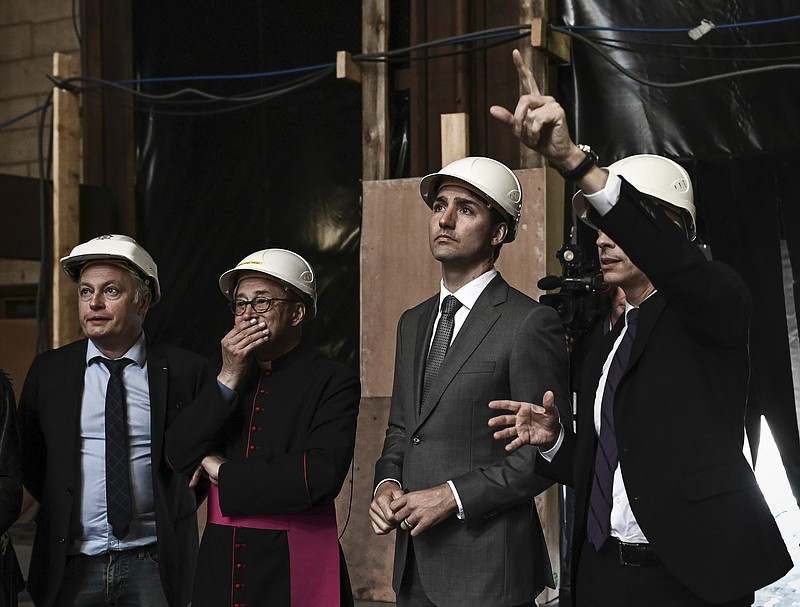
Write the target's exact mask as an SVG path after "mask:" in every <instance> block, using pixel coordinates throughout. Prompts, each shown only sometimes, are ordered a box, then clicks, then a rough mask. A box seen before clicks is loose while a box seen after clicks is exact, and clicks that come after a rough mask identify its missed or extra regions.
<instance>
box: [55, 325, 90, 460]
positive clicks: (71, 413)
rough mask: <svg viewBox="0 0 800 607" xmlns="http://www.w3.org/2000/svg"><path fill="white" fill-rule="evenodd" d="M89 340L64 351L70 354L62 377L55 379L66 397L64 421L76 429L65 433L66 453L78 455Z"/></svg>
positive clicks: (63, 368)
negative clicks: (77, 442)
mask: <svg viewBox="0 0 800 607" xmlns="http://www.w3.org/2000/svg"><path fill="white" fill-rule="evenodd" d="M88 343H89V342H88V341H87V340H82V341H81V342H78V343H77V344H76V345H75V347H71V346H70V347H69V349H68V350H64V352H65V353H67V354H68V359H67V361H66V364H65V365H64V366H62V367H61V369H60V373H59V375H60V376H55V377H54V378H53V379H54V380H55V381H56V384H57V385H59V386H61V387H62V389H63V395H64V400H63V403H64V410H63V415H64V419H65V420H66V421H67V424H72V425H73V426H74V427H75V432H64V433H63V440H64V441H65V443H66V445H65V449H64V453H78V452H79V449H78V448H77V447H76V441H77V440H78V437H79V436H80V435H81V432H80V423H81V421H80V420H81V406H82V403H83V386H84V378H85V376H86V348H87V346H88Z"/></svg>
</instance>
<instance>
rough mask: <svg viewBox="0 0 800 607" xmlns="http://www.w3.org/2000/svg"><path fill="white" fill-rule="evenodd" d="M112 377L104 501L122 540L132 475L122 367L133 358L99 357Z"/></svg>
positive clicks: (128, 513) (128, 514) (127, 521)
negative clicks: (113, 358)
mask: <svg viewBox="0 0 800 607" xmlns="http://www.w3.org/2000/svg"><path fill="white" fill-rule="evenodd" d="M98 360H100V362H102V363H103V364H104V365H105V366H106V367H108V370H109V372H110V373H111V377H110V378H109V379H108V387H107V389H106V504H107V507H108V523H109V524H110V525H111V528H112V529H113V530H114V535H115V536H117V537H118V538H119V539H123V538H124V537H125V536H126V535H128V528H129V527H130V524H131V518H132V514H131V477H130V458H129V457H128V432H127V423H126V407H125V391H124V388H123V385H122V370H123V369H124V368H125V367H126V366H128V365H129V364H131V363H132V362H133V361H132V360H130V359H128V358H120V359H118V360H109V359H107V358H99V359H98Z"/></svg>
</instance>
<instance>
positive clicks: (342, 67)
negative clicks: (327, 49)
mask: <svg viewBox="0 0 800 607" xmlns="http://www.w3.org/2000/svg"><path fill="white" fill-rule="evenodd" d="M336 77H337V78H338V79H339V80H347V81H348V82H353V83H355V84H360V83H361V68H360V67H359V66H358V65H357V64H356V62H355V61H353V56H352V55H351V54H350V53H348V52H347V51H338V52H337V53H336Z"/></svg>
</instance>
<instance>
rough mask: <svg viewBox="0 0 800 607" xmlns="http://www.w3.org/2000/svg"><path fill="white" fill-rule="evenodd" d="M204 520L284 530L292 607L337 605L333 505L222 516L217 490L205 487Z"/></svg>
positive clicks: (337, 538) (337, 547)
mask: <svg viewBox="0 0 800 607" xmlns="http://www.w3.org/2000/svg"><path fill="white" fill-rule="evenodd" d="M208 522H209V523H213V524H215V525H227V526H229V527H246V528H248V529H271V530H274V531H286V536H287V538H288V541H289V570H290V572H291V573H290V575H291V589H292V607H307V606H308V605H314V606H315V607H339V605H340V601H341V598H340V592H341V589H340V585H341V581H340V578H339V532H338V528H337V526H336V508H335V506H334V505H333V504H331V505H330V506H318V507H316V508H312V509H311V510H309V511H308V512H298V513H296V514H265V515H253V516H223V514H222V511H221V510H220V507H219V490H218V489H217V486H216V485H214V484H213V483H212V484H211V487H210V488H209V491H208Z"/></svg>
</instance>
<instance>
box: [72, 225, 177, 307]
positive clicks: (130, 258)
mask: <svg viewBox="0 0 800 607" xmlns="http://www.w3.org/2000/svg"><path fill="white" fill-rule="evenodd" d="M90 261H107V262H115V261H116V262H122V263H123V264H124V265H126V266H127V267H129V268H130V269H131V270H133V271H134V272H136V274H137V276H139V278H141V279H142V281H144V284H146V285H147V286H148V288H149V289H150V291H151V292H152V294H153V301H152V302H151V303H150V305H151V306H154V305H156V304H157V303H158V300H159V299H161V286H160V285H159V283H158V267H156V262H155V261H153V258H152V257H150V253H148V252H147V251H145V250H144V248H142V246H141V245H140V244H139V243H138V242H136V241H135V240H134V239H133V238H131V237H130V236H125V235H124V234H104V235H103V236H98V237H97V238H92V239H91V240H89V241H87V242H84V243H81V244H79V245H78V246H76V247H75V248H74V249H72V251H71V252H70V254H69V255H67V256H66V257H62V258H61V267H62V268H63V269H64V272H66V273H67V275H68V276H69V277H70V278H72V279H73V280H75V281H77V280H78V279H79V278H80V275H81V270H82V269H83V266H85V265H86V264H87V263H89V262H90Z"/></svg>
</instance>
